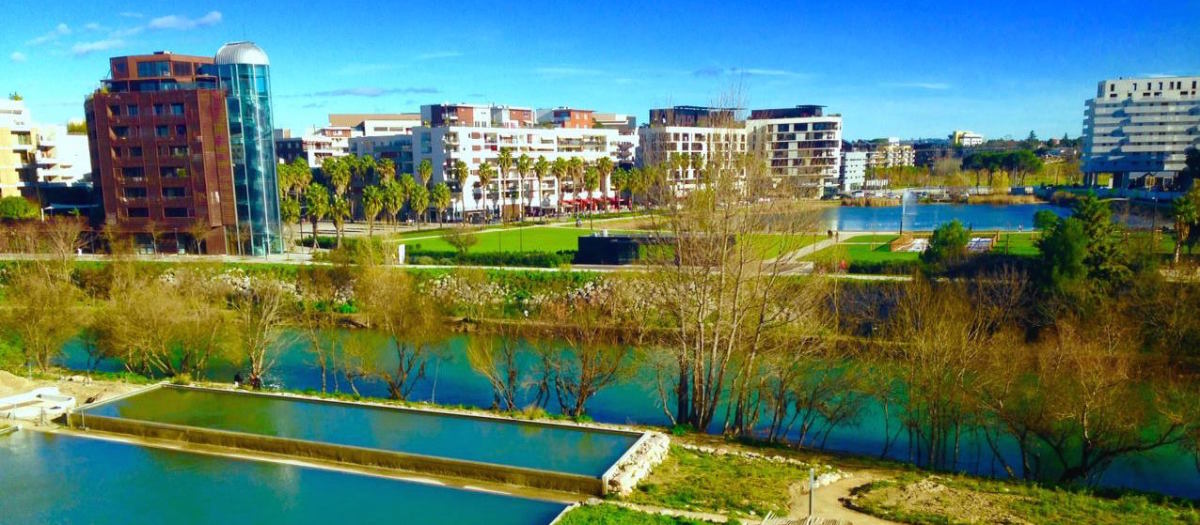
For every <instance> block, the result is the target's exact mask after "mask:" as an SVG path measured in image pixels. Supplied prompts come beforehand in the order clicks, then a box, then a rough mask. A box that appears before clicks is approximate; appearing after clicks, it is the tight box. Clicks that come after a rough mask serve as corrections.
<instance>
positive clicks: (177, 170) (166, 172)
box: [159, 166, 188, 178]
mask: <svg viewBox="0 0 1200 525" xmlns="http://www.w3.org/2000/svg"><path fill="white" fill-rule="evenodd" d="M159 174H160V175H161V176H162V177H163V178H172V177H175V178H182V177H187V174H188V172H187V168H183V167H176V166H168V167H164V168H160V171H159Z"/></svg>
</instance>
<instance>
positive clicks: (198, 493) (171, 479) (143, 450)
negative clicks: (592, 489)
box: [0, 430, 566, 525]
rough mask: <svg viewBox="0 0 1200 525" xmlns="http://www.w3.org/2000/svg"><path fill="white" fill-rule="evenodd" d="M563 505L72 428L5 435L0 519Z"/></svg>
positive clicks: (290, 515)
mask: <svg viewBox="0 0 1200 525" xmlns="http://www.w3.org/2000/svg"><path fill="white" fill-rule="evenodd" d="M565 507H566V505H564V504H561V503H553V502H548V501H539V500H532V499H524V498H517V497H512V496H506V495H501V494H492V493H485V492H477V491H470V490H460V489H454V488H449V487H441V486H436V485H426V484H420V483H412V482H406V481H400V480H393V479H387V478H379V477H372V476H362V475H355V474H346V473H341V472H335V471H329V470H322V469H316V468H308V467H299V466H294V465H284V464H278V463H270V462H262V461H250V460H239V459H230V458H224V457H216V456H207V455H201V454H193V453H188V452H179V451H174V450H162V449H156V448H149V447H141V446H136V445H128V444H124V443H115V442H110V441H104V440H99V439H91V438H83V437H76V436H69V435H60V434H48V433H42V432H33V431H27V430H26V431H19V432H17V433H15V434H12V435H10V436H7V437H0V522H3V523H93V524H102V525H106V524H124V523H181V524H207V523H214V524H215V523H220V524H225V523H295V524H314V525H328V524H330V523H349V522H352V523H391V522H394V523H411V524H440V523H492V524H498V525H545V524H548V523H550V522H551V521H553V520H554V518H555V517H556V516H558V514H559V513H561V512H562V511H563V509H564V508H565Z"/></svg>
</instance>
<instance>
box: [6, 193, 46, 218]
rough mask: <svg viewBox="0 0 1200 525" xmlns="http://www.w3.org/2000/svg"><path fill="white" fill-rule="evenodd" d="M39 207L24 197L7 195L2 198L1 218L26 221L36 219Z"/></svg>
mask: <svg viewBox="0 0 1200 525" xmlns="http://www.w3.org/2000/svg"><path fill="white" fill-rule="evenodd" d="M37 216H38V207H37V205H36V204H34V203H32V202H29V201H28V200H26V199H25V198H24V197H17V196H12V197H5V198H3V199H0V219H5V220H15V221H24V220H29V219H35V218H37Z"/></svg>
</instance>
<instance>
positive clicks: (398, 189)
mask: <svg viewBox="0 0 1200 525" xmlns="http://www.w3.org/2000/svg"><path fill="white" fill-rule="evenodd" d="M381 188H382V189H383V209H384V211H386V212H387V217H388V223H389V224H392V225H393V229H394V226H395V224H396V214H398V213H400V210H401V209H403V208H404V198H405V195H404V187H403V186H401V185H400V183H399V182H397V181H396V180H395V179H387V180H385V181H383V184H382V185H381ZM364 198H365V197H364Z"/></svg>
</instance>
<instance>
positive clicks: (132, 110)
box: [125, 106, 138, 117]
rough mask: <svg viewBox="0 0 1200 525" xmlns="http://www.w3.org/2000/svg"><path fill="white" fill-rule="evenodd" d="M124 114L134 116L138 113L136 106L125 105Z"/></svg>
mask: <svg viewBox="0 0 1200 525" xmlns="http://www.w3.org/2000/svg"><path fill="white" fill-rule="evenodd" d="M125 114H126V115H129V116H131V117H136V116H137V115H138V107H137V106H125Z"/></svg>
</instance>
